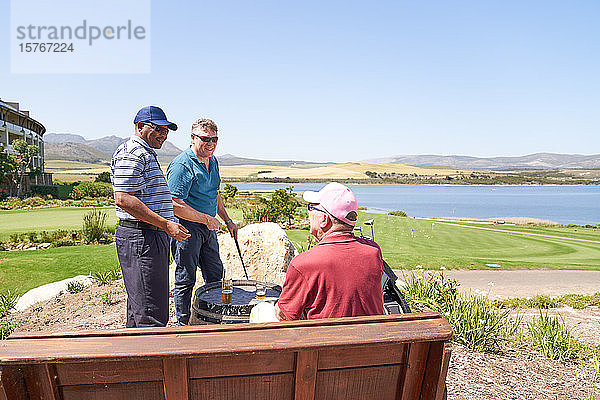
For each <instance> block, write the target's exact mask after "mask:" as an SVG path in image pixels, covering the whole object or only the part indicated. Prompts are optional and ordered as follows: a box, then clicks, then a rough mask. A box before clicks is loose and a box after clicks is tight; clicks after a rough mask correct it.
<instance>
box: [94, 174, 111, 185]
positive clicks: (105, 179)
mask: <svg viewBox="0 0 600 400" xmlns="http://www.w3.org/2000/svg"><path fill="white" fill-rule="evenodd" d="M94 182H106V183H110V173H109V172H108V171H104V172H100V173H99V174H98V175H97V176H96V179H94Z"/></svg>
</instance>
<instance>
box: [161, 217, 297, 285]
mask: <svg viewBox="0 0 600 400" xmlns="http://www.w3.org/2000/svg"><path fill="white" fill-rule="evenodd" d="M218 240H219V253H220V255H221V261H223V266H224V267H225V270H226V271H227V277H228V278H229V277H231V278H232V279H246V277H245V275H244V270H243V268H242V263H241V261H240V257H239V255H238V252H237V248H236V247H235V241H234V240H233V238H232V237H231V235H229V234H228V233H227V234H222V235H219V236H218ZM238 243H239V244H240V250H241V252H242V257H243V258H244V265H245V266H246V270H247V271H248V277H249V278H250V279H258V280H266V281H267V282H273V283H277V284H279V285H283V282H284V281H285V272H286V271H287V267H288V265H289V264H290V261H292V258H294V257H295V256H296V254H297V252H296V249H295V247H294V245H293V244H292V242H291V241H290V239H289V238H288V237H287V235H286V234H285V231H284V230H283V229H281V228H280V227H279V225H277V224H275V223H272V222H265V223H261V224H252V225H247V226H245V227H243V228H241V229H240V230H239V231H238ZM174 281H175V263H174V262H173V263H172V264H171V266H170V267H169V283H170V288H171V293H172V291H173V287H174ZM203 284H204V280H203V279H202V273H201V272H200V268H198V270H197V273H196V287H195V288H194V292H195V291H196V288H197V287H199V286H201V285H203Z"/></svg>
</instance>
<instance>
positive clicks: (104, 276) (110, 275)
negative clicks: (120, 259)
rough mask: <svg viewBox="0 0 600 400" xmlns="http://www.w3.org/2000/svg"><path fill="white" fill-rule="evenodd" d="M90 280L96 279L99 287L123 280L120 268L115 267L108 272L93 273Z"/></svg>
mask: <svg viewBox="0 0 600 400" xmlns="http://www.w3.org/2000/svg"><path fill="white" fill-rule="evenodd" d="M92 278H94V279H96V280H97V281H98V283H100V285H106V284H107V283H109V282H112V281H116V280H118V279H121V278H123V273H122V272H121V268H120V267H119V266H116V267H115V268H113V269H111V270H110V271H106V272H94V273H93V274H92Z"/></svg>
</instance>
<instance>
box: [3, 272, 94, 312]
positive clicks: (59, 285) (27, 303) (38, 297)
mask: <svg viewBox="0 0 600 400" xmlns="http://www.w3.org/2000/svg"><path fill="white" fill-rule="evenodd" d="M76 282H79V283H81V284H83V286H90V285H91V284H92V283H93V282H94V278H92V277H90V276H85V275H77V276H76V277H73V278H69V279H64V280H62V281H58V282H52V283H48V284H46V285H42V286H38V287H36V288H35V289H31V290H30V291H28V292H27V293H25V294H24V295H23V296H21V297H20V298H19V301H17V304H16V306H15V310H17V311H23V310H24V309H26V308H27V307H31V306H32V305H34V304H36V303H39V302H42V301H45V300H48V299H51V298H53V297H54V296H56V295H59V294H60V293H62V292H66V291H67V287H68V286H69V283H76Z"/></svg>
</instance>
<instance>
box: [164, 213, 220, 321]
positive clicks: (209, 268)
mask: <svg viewBox="0 0 600 400" xmlns="http://www.w3.org/2000/svg"><path fill="white" fill-rule="evenodd" d="M179 223H180V224H181V225H183V226H185V227H186V228H187V230H188V231H189V232H190V237H189V238H187V239H185V240H182V241H181V242H178V241H176V240H175V239H171V251H172V253H173V258H174V259H175V263H176V264H177V267H176V268H175V292H174V297H175V312H176V314H177V324H178V325H188V324H189V321H190V305H191V299H192V290H193V289H194V285H195V284H196V268H200V270H201V271H202V277H203V278H204V282H205V283H210V282H217V281H220V280H221V277H222V276H223V263H222V262H221V258H220V257H219V242H218V241H217V234H216V233H215V231H211V230H209V229H208V228H207V227H206V225H204V224H199V223H196V222H190V221H186V220H184V219H180V220H179Z"/></svg>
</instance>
